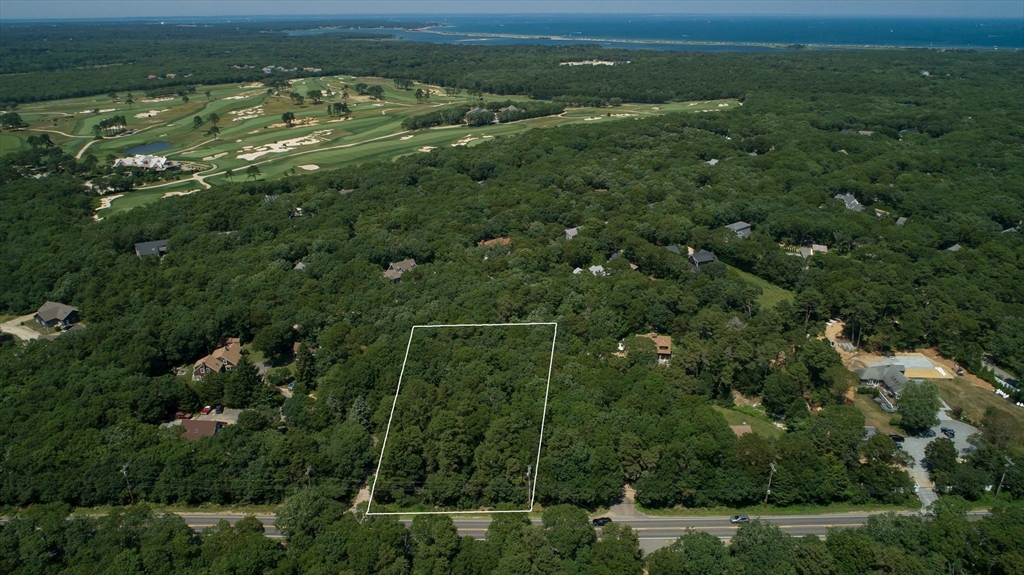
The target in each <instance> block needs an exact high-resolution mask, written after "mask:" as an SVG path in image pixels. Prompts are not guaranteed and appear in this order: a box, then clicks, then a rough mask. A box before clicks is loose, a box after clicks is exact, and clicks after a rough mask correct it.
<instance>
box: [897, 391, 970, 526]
mask: <svg viewBox="0 0 1024 575" xmlns="http://www.w3.org/2000/svg"><path fill="white" fill-rule="evenodd" d="M946 409H948V406H945V405H943V409H940V410H939V413H938V417H939V424H938V425H936V426H935V427H933V428H932V429H931V433H930V434H929V435H931V437H924V436H920V437H907V438H906V440H904V442H903V450H904V451H906V452H907V453H908V454H910V456H911V457H912V458H913V459H914V468H913V469H911V470H910V476H911V477H913V479H914V481H916V482H917V484H918V485H920V486H921V489H920V491H919V492H918V496H919V497H920V499H921V506H922V507H927V506H929V505H931V503H932V502H933V501H935V500H936V499H937V497H936V495H935V493H933V492H932V483H931V481H929V479H928V470H927V469H926V468H925V467H924V450H925V447H927V446H928V444H929V443H931V442H932V441H934V440H936V439H938V438H940V437H945V435H943V434H942V433H941V432H940V431H939V429H940V428H942V427H948V428H949V429H952V430H953V431H954V432H955V434H956V437H954V438H953V444H954V445H956V449H957V452H958V453H960V454H961V455H965V454H967V453H969V452H970V449H973V446H971V444H969V443H967V438H968V437H970V436H971V434H973V433H977V432H978V430H977V428H975V427H972V426H970V425H967V424H966V423H963V422H962V421H956V420H954V419H952V418H950V417H949V416H948V415H946Z"/></svg>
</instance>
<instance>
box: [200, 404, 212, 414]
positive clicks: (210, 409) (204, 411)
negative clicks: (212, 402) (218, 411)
mask: <svg viewBox="0 0 1024 575" xmlns="http://www.w3.org/2000/svg"><path fill="white" fill-rule="evenodd" d="M211 411H213V408H212V407H210V406H209V405H207V406H206V407H204V408H203V409H202V410H200V411H199V414H200V415H207V414H209V413H210V412H211Z"/></svg>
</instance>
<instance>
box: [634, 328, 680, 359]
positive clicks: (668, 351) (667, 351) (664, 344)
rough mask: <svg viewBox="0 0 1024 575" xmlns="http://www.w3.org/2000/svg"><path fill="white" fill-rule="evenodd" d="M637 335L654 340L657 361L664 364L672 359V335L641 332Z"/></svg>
mask: <svg viewBox="0 0 1024 575" xmlns="http://www.w3.org/2000/svg"><path fill="white" fill-rule="evenodd" d="M637 337H645V338H647V339H649V340H651V341H653V342H654V351H655V352H656V353H657V354H658V363H661V364H666V363H668V362H669V360H671V359H672V337H671V336H668V335H658V334H656V333H653V332H652V333H641V334H637Z"/></svg>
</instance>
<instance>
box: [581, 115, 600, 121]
mask: <svg viewBox="0 0 1024 575" xmlns="http://www.w3.org/2000/svg"><path fill="white" fill-rule="evenodd" d="M600 119H601V116H591V117H590V118H583V121H584V122H593V121H594V120H600Z"/></svg>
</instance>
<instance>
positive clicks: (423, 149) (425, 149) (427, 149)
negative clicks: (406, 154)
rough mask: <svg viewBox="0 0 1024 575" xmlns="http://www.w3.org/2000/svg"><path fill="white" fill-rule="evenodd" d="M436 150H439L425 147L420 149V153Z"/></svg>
mask: <svg viewBox="0 0 1024 575" xmlns="http://www.w3.org/2000/svg"><path fill="white" fill-rule="evenodd" d="M436 149H437V148H435V147H434V146H423V147H422V148H420V151H421V152H429V151H431V150H436Z"/></svg>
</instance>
